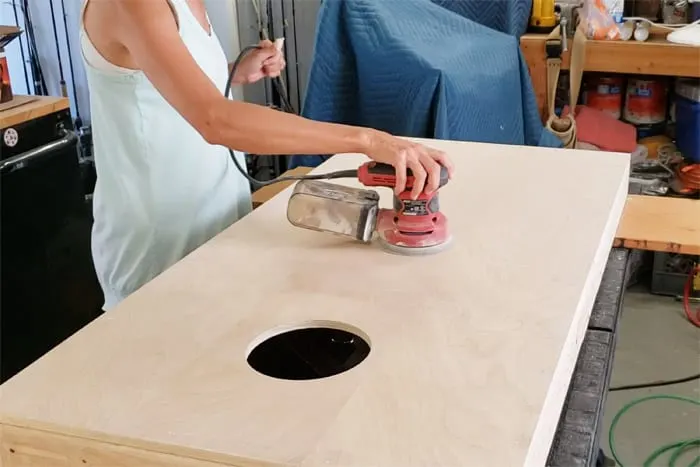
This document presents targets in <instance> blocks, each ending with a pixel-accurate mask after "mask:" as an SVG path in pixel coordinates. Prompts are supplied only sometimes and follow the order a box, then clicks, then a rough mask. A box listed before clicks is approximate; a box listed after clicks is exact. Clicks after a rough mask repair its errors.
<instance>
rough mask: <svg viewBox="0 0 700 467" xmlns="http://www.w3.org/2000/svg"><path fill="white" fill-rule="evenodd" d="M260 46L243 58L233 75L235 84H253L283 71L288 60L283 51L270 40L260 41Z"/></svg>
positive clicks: (276, 75)
mask: <svg viewBox="0 0 700 467" xmlns="http://www.w3.org/2000/svg"><path fill="white" fill-rule="evenodd" d="M258 46H259V47H260V48H259V49H257V50H253V51H251V52H250V53H248V55H246V56H245V58H243V60H241V62H240V63H239V64H238V69H237V70H236V75H235V76H234V77H233V82H234V83H235V84H252V83H255V82H257V81H260V80H261V79H263V78H276V77H278V76H279V75H280V73H282V70H284V67H285V66H286V64H287V63H286V62H285V61H284V57H283V56H282V52H281V51H279V50H277V49H276V48H275V45H274V44H273V43H272V42H270V41H267V40H265V41H260V44H258Z"/></svg>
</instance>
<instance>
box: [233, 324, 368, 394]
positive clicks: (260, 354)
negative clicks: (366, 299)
mask: <svg viewBox="0 0 700 467" xmlns="http://www.w3.org/2000/svg"><path fill="white" fill-rule="evenodd" d="M369 352H370V339H369V337H368V336H367V335H366V334H365V333H364V332H362V331H361V330H360V329H358V328H356V327H354V326H351V325H349V324H345V323H339V322H334V321H313V322H309V323H303V324H300V325H296V326H280V327H277V328H274V329H271V330H270V331H267V332H265V333H263V334H262V335H260V336H259V337H258V338H257V339H255V340H254V341H253V342H252V343H251V345H250V346H249V348H248V352H247V356H246V360H247V362H248V365H250V367H251V368H252V369H253V370H255V371H257V372H258V373H261V374H263V375H265V376H269V377H271V378H276V379H285V380H293V381H301V380H314V379H321V378H328V377H330V376H334V375H338V374H340V373H344V372H346V371H348V370H350V369H352V368H354V367H356V366H357V365H359V364H360V363H362V361H364V360H365V359H366V358H367V356H368V355H369Z"/></svg>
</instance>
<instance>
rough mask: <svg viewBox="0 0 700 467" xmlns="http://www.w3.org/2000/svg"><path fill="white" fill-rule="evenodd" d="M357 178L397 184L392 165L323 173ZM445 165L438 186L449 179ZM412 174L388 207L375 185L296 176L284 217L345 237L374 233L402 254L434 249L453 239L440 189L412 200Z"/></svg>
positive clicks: (358, 237) (366, 236)
mask: <svg viewBox="0 0 700 467" xmlns="http://www.w3.org/2000/svg"><path fill="white" fill-rule="evenodd" d="M346 177H356V178H357V179H358V180H359V182H360V183H362V184H363V185H365V186H367V187H387V188H394V187H395V186H396V171H395V169H394V167H393V166H391V165H388V164H382V163H378V162H367V163H365V164H363V165H362V166H360V167H359V168H358V169H357V170H354V171H353V170H348V171H341V172H334V173H331V174H326V175H325V178H346ZM448 179H449V177H448V172H447V169H446V168H445V167H442V168H441V171H440V185H439V188H442V187H443V186H444V185H445V184H446V183H447V181H448ZM413 183H414V177H413V174H412V173H411V171H410V170H408V171H407V174H406V188H405V189H404V191H403V192H401V193H399V194H398V195H394V200H393V208H392V209H380V208H379V194H378V193H377V192H376V191H374V190H366V189H359V188H352V187H347V186H343V185H337V184H333V183H328V182H325V181H321V180H309V179H305V180H300V181H299V182H298V183H297V185H296V186H295V187H294V190H293V192H292V195H291V197H290V199H289V204H288V205H287V219H288V220H289V222H290V223H292V225H294V226H297V227H301V228H306V229H311V230H317V231H321V232H329V233H333V234H338V235H343V236H348V237H351V238H354V239H356V240H359V241H361V242H364V243H369V242H371V241H372V239H373V238H374V237H376V238H377V240H378V242H379V244H380V245H381V246H382V247H383V248H385V249H386V250H388V251H391V252H393V253H398V254H403V255H412V256H415V255H425V254H433V253H437V252H439V251H442V250H443V249H445V248H446V247H447V246H448V245H449V244H450V241H451V236H450V234H449V231H448V228H447V218H446V217H445V215H444V214H443V213H441V212H440V203H439V198H438V192H437V191H435V192H434V193H432V194H430V195H427V194H425V193H424V192H422V193H421V194H420V195H419V196H418V198H416V199H412V197H411V189H412V188H413Z"/></svg>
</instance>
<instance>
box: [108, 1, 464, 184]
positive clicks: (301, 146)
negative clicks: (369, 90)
mask: <svg viewBox="0 0 700 467" xmlns="http://www.w3.org/2000/svg"><path fill="white" fill-rule="evenodd" d="M113 1H115V2H116V3H117V8H116V11H117V16H118V18H115V19H114V20H115V23H114V24H117V25H118V27H117V31H118V32H117V33H116V34H118V36H119V37H116V38H114V39H115V40H116V41H118V42H119V43H121V44H123V46H124V47H125V48H126V49H127V50H128V52H129V54H130V56H131V58H132V59H133V60H134V62H135V63H136V64H137V66H138V68H139V69H141V70H142V71H143V72H144V73H145V75H146V76H147V77H148V78H149V80H150V81H151V82H152V83H153V85H154V86H155V87H156V88H157V89H158V91H159V92H160V93H161V94H162V95H163V97H164V98H165V99H166V100H167V101H168V102H169V103H170V105H172V106H173V107H174V108H175V109H176V110H177V111H178V112H179V113H180V114H181V115H182V116H183V117H184V118H185V119H186V120H187V121H188V122H189V123H190V124H191V125H192V126H193V127H194V128H195V129H197V131H198V132H199V133H200V134H201V135H202V136H203V137H204V138H205V139H206V140H207V141H208V142H209V143H211V144H216V145H221V146H226V147H229V148H235V149H237V150H240V151H243V152H249V153H254V154H334V153H364V154H367V155H368V156H369V157H371V158H372V159H374V160H377V161H379V162H385V163H389V164H391V165H393V166H394V167H395V168H396V170H397V178H399V180H398V181H397V191H400V189H402V188H403V185H404V184H405V172H406V168H410V169H411V170H412V172H413V174H414V176H415V178H416V186H415V187H414V189H415V194H416V196H417V195H418V194H419V193H420V192H421V191H422V190H423V186H424V182H425V181H426V180H427V182H428V183H427V185H428V186H427V187H426V188H427V189H426V191H434V190H435V189H436V188H437V187H438V185H439V176H440V164H439V163H441V164H442V165H445V166H447V168H448V169H449V170H450V173H451V171H452V165H451V163H450V161H449V160H448V159H447V157H446V156H445V155H444V154H443V153H441V152H439V151H436V150H433V149H431V148H427V147H424V146H422V145H418V144H415V143H411V142H408V141H405V140H403V139H399V138H395V137H393V136H390V135H388V134H386V133H383V132H380V131H376V130H372V129H367V128H360V127H353V126H347V125H338V124H331V123H322V122H315V121H312V120H309V119H306V118H302V117H299V116H296V115H292V114H289V113H284V112H279V111H276V110H273V109H270V108H267V107H263V106H259V105H255V104H250V103H246V102H239V101H233V100H229V99H227V98H225V97H224V96H223V94H222V90H219V89H217V88H216V86H215V85H214V84H213V83H212V82H211V80H210V79H209V78H208V77H207V76H206V74H205V73H204V72H203V71H202V70H201V69H200V68H199V66H198V65H197V63H196V62H195V61H194V59H193V58H192V56H191V55H190V53H189V51H188V50H187V47H186V46H185V44H184V43H183V42H182V40H181V38H180V35H179V33H178V29H177V23H176V21H175V17H174V15H173V13H172V11H171V10H170V7H169V5H168V3H167V2H166V1H165V0H161V1H156V0H149V1H140V0H113Z"/></svg>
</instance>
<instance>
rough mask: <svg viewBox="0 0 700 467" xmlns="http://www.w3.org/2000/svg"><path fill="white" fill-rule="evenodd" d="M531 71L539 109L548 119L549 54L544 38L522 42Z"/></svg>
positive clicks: (542, 115) (543, 117)
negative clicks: (547, 53)
mask: <svg viewBox="0 0 700 467" xmlns="http://www.w3.org/2000/svg"><path fill="white" fill-rule="evenodd" d="M520 49H521V50H522V52H523V55H524V57H525V60H526V61H527V68H528V70H529V71H530V80H531V81H532V87H533V89H534V91H535V97H536V98H537V109H538V110H539V112H540V117H541V118H542V121H543V122H544V121H546V120H547V117H548V115H547V55H546V52H545V46H544V40H541V41H539V40H538V41H523V42H522V43H521V44H520Z"/></svg>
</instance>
